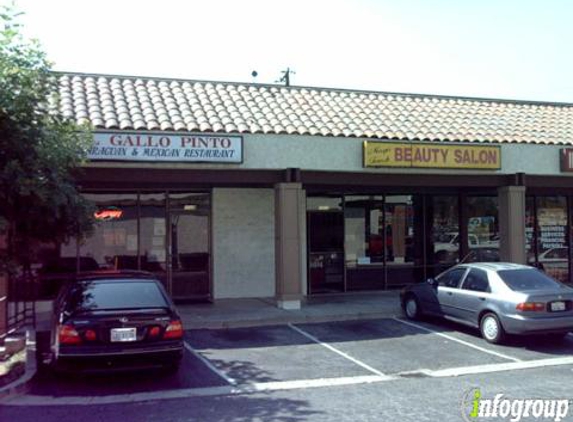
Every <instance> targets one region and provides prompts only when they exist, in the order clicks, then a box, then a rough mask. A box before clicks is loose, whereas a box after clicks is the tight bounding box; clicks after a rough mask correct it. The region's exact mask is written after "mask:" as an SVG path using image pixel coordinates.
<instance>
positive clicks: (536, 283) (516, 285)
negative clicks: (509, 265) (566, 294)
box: [497, 269, 562, 292]
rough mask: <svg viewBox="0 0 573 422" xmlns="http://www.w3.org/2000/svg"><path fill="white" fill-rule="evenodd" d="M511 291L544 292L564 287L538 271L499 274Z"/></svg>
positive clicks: (499, 272)
mask: <svg viewBox="0 0 573 422" xmlns="http://www.w3.org/2000/svg"><path fill="white" fill-rule="evenodd" d="M497 273H498V274H499V276H500V277H501V279H502V280H503V281H504V282H505V284H507V286H508V287H509V288H510V289H511V290H515V291H518V292H521V291H525V290H542V289H555V288H561V287H562V285H561V284H559V283H558V282H557V281H555V280H553V279H552V278H551V277H549V276H548V275H546V274H544V273H542V272H541V271H539V270H536V269H521V270H501V271H498V272H497Z"/></svg>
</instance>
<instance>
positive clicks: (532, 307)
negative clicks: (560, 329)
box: [515, 302, 545, 312]
mask: <svg viewBox="0 0 573 422" xmlns="http://www.w3.org/2000/svg"><path fill="white" fill-rule="evenodd" d="M515 309H517V310H518V311H522V312H540V311H544V310H545V303H541V302H523V303H518V304H517V306H516V307H515Z"/></svg>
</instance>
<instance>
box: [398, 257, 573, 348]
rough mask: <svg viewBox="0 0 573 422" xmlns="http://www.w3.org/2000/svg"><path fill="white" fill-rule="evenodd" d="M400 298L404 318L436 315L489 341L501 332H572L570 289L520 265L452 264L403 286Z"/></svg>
mask: <svg viewBox="0 0 573 422" xmlns="http://www.w3.org/2000/svg"><path fill="white" fill-rule="evenodd" d="M400 300H401V303H402V308H403V309H404V312H405V314H406V316H407V317H408V318H410V319H417V318H420V317H421V316H422V315H437V316H442V317H445V318H448V319H451V320H453V321H456V322H460V323H462V324H465V325H469V326H472V327H476V328H479V330H480V331H481V334H482V337H483V338H484V339H485V340H487V341H488V342H490V343H501V342H503V340H504V339H505V337H506V335H507V334H549V335H551V336H552V337H554V338H555V339H561V338H563V337H565V335H567V333H568V332H569V331H571V330H573V288H571V287H569V286H567V285H565V284H562V283H560V282H558V281H556V280H554V279H552V278H551V277H549V276H547V275H546V274H545V273H543V272H541V271H539V270H538V269H536V268H533V267H528V266H525V265H519V264H511V263H504V262H491V263H485V262H482V263H471V264H460V265H456V266H455V267H452V268H450V269H448V270H447V271H445V272H443V273H442V274H440V275H439V276H437V277H436V278H435V279H429V280H427V282H426V283H420V284H414V285H411V286H409V287H406V288H405V289H404V290H402V292H401V294H400Z"/></svg>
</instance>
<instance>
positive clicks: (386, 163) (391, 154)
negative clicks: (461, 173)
mask: <svg viewBox="0 0 573 422" xmlns="http://www.w3.org/2000/svg"><path fill="white" fill-rule="evenodd" d="M364 167H417V168H444V169H480V170H499V169H500V168H501V148H500V147H499V146H483V145H436V144H425V143H406V142H374V141H364Z"/></svg>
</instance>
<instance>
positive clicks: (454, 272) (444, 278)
mask: <svg viewBox="0 0 573 422" xmlns="http://www.w3.org/2000/svg"><path fill="white" fill-rule="evenodd" d="M466 272H467V268H466V267H454V268H452V269H451V270H448V271H446V272H444V273H442V274H441V275H440V276H438V277H437V279H436V281H437V283H438V285H437V287H436V289H437V298H438V303H439V305H440V310H441V313H442V314H443V315H446V316H453V313H454V309H453V308H454V305H455V300H456V298H457V295H458V293H459V286H460V284H461V282H462V281H463V279H464V276H465V274H466Z"/></svg>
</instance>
